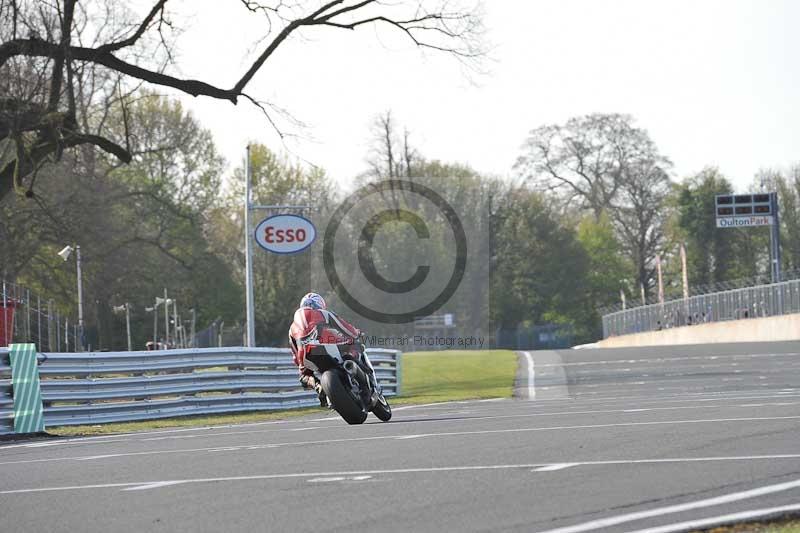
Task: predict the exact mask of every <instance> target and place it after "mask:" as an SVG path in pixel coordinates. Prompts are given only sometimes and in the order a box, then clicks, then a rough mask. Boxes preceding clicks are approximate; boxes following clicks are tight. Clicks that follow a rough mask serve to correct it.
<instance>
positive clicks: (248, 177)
mask: <svg viewBox="0 0 800 533" xmlns="http://www.w3.org/2000/svg"><path fill="white" fill-rule="evenodd" d="M246 153H247V155H246V156H245V158H246V161H245V174H244V175H245V178H244V183H245V184H244V247H245V291H246V295H245V300H246V305H247V315H246V316H247V320H246V322H247V324H246V327H245V330H246V332H245V345H246V346H247V347H248V348H254V347H255V345H256V318H255V315H256V312H255V294H254V290H253V234H252V233H251V231H252V229H251V227H250V226H251V223H250V212H251V211H285V210H291V211H299V212H300V213H302V212H303V211H306V210H311V209H313V207H312V206H309V205H258V204H254V203H252V183H251V182H252V167H251V161H250V145H247V152H246Z"/></svg>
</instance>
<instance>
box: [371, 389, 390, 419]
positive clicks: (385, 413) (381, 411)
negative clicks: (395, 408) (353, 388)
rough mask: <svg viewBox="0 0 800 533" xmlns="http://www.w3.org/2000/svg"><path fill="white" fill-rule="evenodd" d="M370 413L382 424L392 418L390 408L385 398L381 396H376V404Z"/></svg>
mask: <svg viewBox="0 0 800 533" xmlns="http://www.w3.org/2000/svg"><path fill="white" fill-rule="evenodd" d="M372 413H373V414H374V415H375V416H377V417H378V418H379V419H380V420H381V421H382V422H388V421H389V420H390V419H391V418H392V408H391V407H390V406H389V402H387V401H386V398H384V397H383V394H379V395H378V403H376V404H375V407H373V408H372Z"/></svg>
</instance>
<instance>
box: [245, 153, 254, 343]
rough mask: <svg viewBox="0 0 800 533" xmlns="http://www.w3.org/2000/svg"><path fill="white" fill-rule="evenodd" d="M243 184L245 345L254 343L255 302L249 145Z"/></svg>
mask: <svg viewBox="0 0 800 533" xmlns="http://www.w3.org/2000/svg"><path fill="white" fill-rule="evenodd" d="M244 181H245V185H244V246H245V287H246V291H247V293H246V302H247V347H248V348H252V347H254V346H255V345H256V323H255V314H256V313H255V302H254V296H253V237H252V235H250V146H249V145H248V146H247V156H246V161H245V178H244Z"/></svg>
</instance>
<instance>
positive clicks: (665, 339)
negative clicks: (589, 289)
mask: <svg viewBox="0 0 800 533" xmlns="http://www.w3.org/2000/svg"><path fill="white" fill-rule="evenodd" d="M793 340H800V314H797V313H796V314H792V315H783V316H771V317H766V318H747V319H743V320H730V321H727V322H712V323H710V324H698V325H696V326H683V327H680V328H672V329H665V330H661V331H648V332H647V333H632V334H630V335H620V336H618V337H609V338H607V339H604V340H602V341H600V342H598V343H597V346H598V347H599V348H624V347H626V346H666V345H672V344H707V343H717V342H771V341H793Z"/></svg>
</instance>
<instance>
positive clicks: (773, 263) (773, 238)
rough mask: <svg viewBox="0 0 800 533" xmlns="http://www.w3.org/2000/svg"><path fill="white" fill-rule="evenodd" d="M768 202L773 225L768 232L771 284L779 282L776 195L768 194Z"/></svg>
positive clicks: (779, 249) (779, 243) (779, 247)
mask: <svg viewBox="0 0 800 533" xmlns="http://www.w3.org/2000/svg"><path fill="white" fill-rule="evenodd" d="M769 201H770V203H771V204H772V213H773V216H774V217H775V223H774V224H773V225H772V227H771V228H770V232H769V248H770V271H771V272H772V283H780V282H781V225H780V219H779V215H778V193H775V192H772V193H769Z"/></svg>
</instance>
